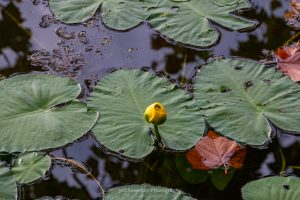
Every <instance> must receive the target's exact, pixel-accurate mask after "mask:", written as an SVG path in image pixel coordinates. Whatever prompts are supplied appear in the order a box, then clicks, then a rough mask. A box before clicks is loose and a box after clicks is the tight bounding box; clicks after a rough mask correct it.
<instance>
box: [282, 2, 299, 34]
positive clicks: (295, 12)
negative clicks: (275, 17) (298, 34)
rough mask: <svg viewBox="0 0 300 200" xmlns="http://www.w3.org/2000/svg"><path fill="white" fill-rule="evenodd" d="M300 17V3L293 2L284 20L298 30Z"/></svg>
mask: <svg viewBox="0 0 300 200" xmlns="http://www.w3.org/2000/svg"><path fill="white" fill-rule="evenodd" d="M299 16H300V2H299V0H291V1H290V9H289V10H288V11H287V12H285V14H284V18H285V20H286V22H287V25H288V26H291V27H293V28H295V29H297V30H298V29H299V28H300V21H299Z"/></svg>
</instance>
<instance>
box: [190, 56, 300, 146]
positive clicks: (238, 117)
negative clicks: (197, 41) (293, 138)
mask: <svg viewBox="0 0 300 200" xmlns="http://www.w3.org/2000/svg"><path fill="white" fill-rule="evenodd" d="M195 98H196V104H197V105H198V106H199V107H200V108H201V110H202V111H203V113H204V115H205V118H206V119H207V121H208V123H209V124H210V125H211V126H212V127H213V128H214V129H215V130H216V131H218V132H220V133H222V134H223V135H225V136H227V137H229V138H232V139H234V140H237V141H240V142H243V143H246V144H249V145H262V144H264V143H265V142H266V141H267V140H268V139H269V138H270V134H271V131H272V129H271V126H270V123H269V121H271V122H272V123H273V124H275V125H276V126H277V127H279V128H281V129H284V130H287V131H292V132H295V134H297V133H296V132H297V131H300V123H299V121H300V113H299V110H300V102H299V99H300V86H299V85H297V84H295V83H294V82H293V81H291V80H290V79H289V78H288V77H286V76H284V75H283V74H282V73H280V72H277V71H276V70H275V69H273V68H266V67H265V66H264V65H263V64H260V63H258V62H255V61H249V60H243V59H233V58H232V59H220V60H216V61H213V62H211V63H208V64H207V65H204V66H203V68H202V69H201V70H200V73H198V75H197V77H196V79H195Z"/></svg>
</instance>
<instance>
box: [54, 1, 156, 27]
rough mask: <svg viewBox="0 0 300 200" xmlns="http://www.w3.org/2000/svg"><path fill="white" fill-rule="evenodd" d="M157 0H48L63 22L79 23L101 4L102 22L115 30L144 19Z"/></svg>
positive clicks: (91, 14)
mask: <svg viewBox="0 0 300 200" xmlns="http://www.w3.org/2000/svg"><path fill="white" fill-rule="evenodd" d="M158 3H159V0H146V1H140V0H126V1H125V0H113V1H110V0H65V1H61V0H50V1H49V4H50V8H51V9H52V11H53V13H54V14H55V16H56V17H57V18H58V19H59V20H61V21H63V22H65V23H79V22H83V21H85V20H87V19H89V18H91V17H92V16H93V15H94V14H95V12H96V11H97V9H98V8H99V6H100V5H101V4H102V6H101V7H102V8H101V12H102V14H101V17H102V20H103V22H104V23H105V24H106V25H107V26H109V27H111V28H114V29H116V30H126V29H130V28H132V27H134V26H136V25H138V24H139V23H141V22H142V21H144V20H146V19H147V18H148V17H149V15H150V13H149V12H148V9H150V8H152V7H155V6H157V4H158Z"/></svg>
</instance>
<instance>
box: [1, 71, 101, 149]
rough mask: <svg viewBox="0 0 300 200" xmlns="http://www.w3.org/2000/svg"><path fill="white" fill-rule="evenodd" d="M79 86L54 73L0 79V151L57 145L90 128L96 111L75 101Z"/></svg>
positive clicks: (65, 142) (71, 139) (77, 136)
mask: <svg viewBox="0 0 300 200" xmlns="http://www.w3.org/2000/svg"><path fill="white" fill-rule="evenodd" d="M80 92H81V91H80V86H79V84H77V83H76V82H75V81H74V80H70V79H67V78H62V77H58V76H52V75H45V74H44V75H42V74H40V75H37V74H35V75H18V76H15V77H13V78H9V79H5V80H2V81H0V110H1V112H0V127H1V129H0V152H1V151H2V152H24V151H34V150H41V149H48V148H55V147H59V146H62V145H65V144H67V143H70V142H72V141H74V140H75V139H77V138H79V137H80V136H82V135H83V134H84V133H86V132H87V131H89V130H90V129H91V128H92V127H93V125H94V124H95V122H96V121H97V113H95V112H91V111H87V108H86V105H85V104H84V103H81V102H78V101H75V98H76V97H77V96H78V95H79V94H80Z"/></svg>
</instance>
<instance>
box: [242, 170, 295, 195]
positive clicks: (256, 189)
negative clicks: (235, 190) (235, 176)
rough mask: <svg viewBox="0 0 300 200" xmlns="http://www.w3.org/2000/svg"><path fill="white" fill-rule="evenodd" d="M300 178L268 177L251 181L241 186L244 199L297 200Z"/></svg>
mask: <svg viewBox="0 0 300 200" xmlns="http://www.w3.org/2000/svg"><path fill="white" fill-rule="evenodd" d="M299 185H300V179H299V178H296V177H277V176H273V177H268V178H263V179H259V180H256V181H251V182H250V183H247V184H246V185H244V186H243V188H242V196H243V199H245V200H265V199H272V200H298V199H299V196H300V190H299Z"/></svg>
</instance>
